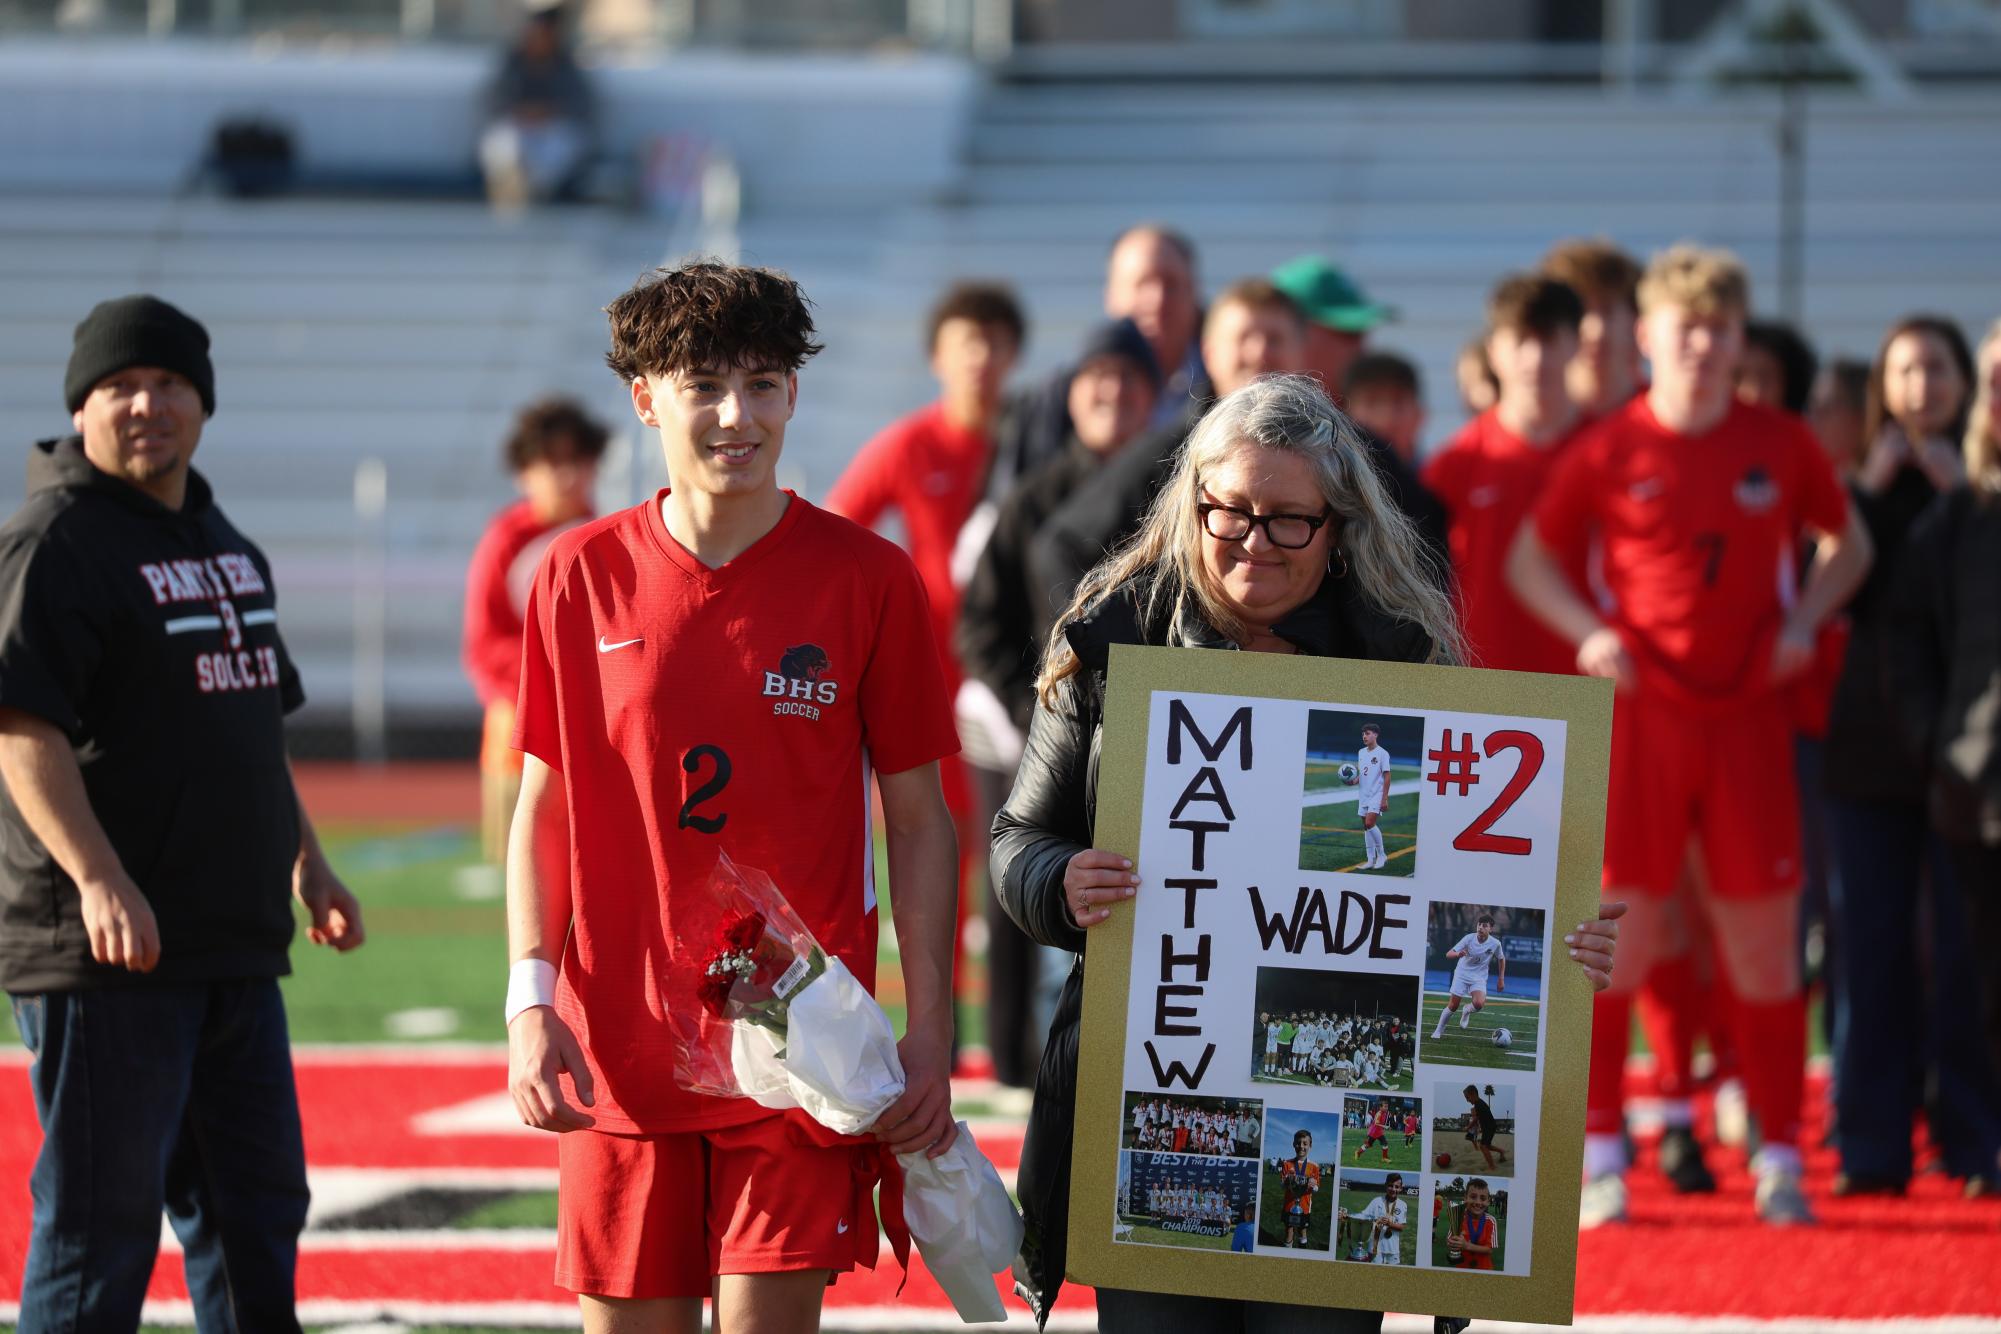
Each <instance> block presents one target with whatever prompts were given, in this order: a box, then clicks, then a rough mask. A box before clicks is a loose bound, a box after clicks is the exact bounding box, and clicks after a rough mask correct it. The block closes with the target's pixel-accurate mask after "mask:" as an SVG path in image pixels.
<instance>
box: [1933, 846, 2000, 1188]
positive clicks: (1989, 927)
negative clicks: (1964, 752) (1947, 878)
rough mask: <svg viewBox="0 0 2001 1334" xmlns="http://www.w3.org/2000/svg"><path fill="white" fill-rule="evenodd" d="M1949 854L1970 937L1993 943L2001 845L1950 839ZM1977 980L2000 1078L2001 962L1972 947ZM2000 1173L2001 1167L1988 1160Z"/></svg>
mask: <svg viewBox="0 0 2001 1334" xmlns="http://www.w3.org/2000/svg"><path fill="white" fill-rule="evenodd" d="M1945 848H1946V858H1947V860H1949V861H1950V862H1951V863H1952V869H1953V878H1954V879H1955V880H1957V881H1958V882H1959V894H1960V906H1961V907H1962V908H1963V909H1965V912H1966V925H1967V928H1968V929H1967V939H1968V940H1971V941H1974V942H1975V943H1976V944H1977V945H1981V946H1985V945H1988V944H1991V943H1992V942H1993V941H1994V940H1995V938H1996V933H2001V847H1997V846H1995V845H1993V844H1990V843H1947V844H1946V845H1945ZM1969 953H1970V954H1971V955H1972V956H1973V971H1974V984H1975V986H1976V987H1977V988H1978V994H1979V997H1980V1001H1979V1005H1980V1009H1979V1011H1978V1013H1979V1024H1978V1027H1979V1029H1980V1031H1981V1032H1982V1033H1984V1034H1986V1037H1987V1068H1988V1070H1989V1072H1990V1073H1991V1074H1992V1075H1993V1076H1994V1077H1995V1078H1996V1079H1997V1080H2001V964H1997V963H1996V962H1995V961H1994V960H1993V959H1992V958H1990V957H1989V956H1988V954H1987V952H1986V950H1985V949H1984V948H1976V949H1973V950H1970V951H1969ZM1989 1170H1990V1171H1991V1172H1995V1173H2001V1167H1996V1166H1995V1165H1993V1164H1989Z"/></svg>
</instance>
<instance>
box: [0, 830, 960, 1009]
mask: <svg viewBox="0 0 2001 1334" xmlns="http://www.w3.org/2000/svg"><path fill="white" fill-rule="evenodd" d="M320 841H321V843H322V844H323V845H324V846H325V847H326V850H327V857H328V859H329V860H330V861H332V863H333V866H334V869H335V870H336V871H337V872H338V873H339V874H340V876H341V878H342V880H344V881H345V882H346V883H347V886H348V888H350V889H352V890H353V891H354V893H355V895H356V897H357V898H359V899H360V900H361V906H362V921H363V924H364V925H365V927H366V928H367V931H368V939H367V941H366V943H365V944H363V945H362V947H361V948H360V949H358V950H355V951H353V952H351V953H348V954H344V955H342V954H335V953H334V952H333V951H331V950H325V949H320V948H317V947H315V946H314V945H312V944H310V943H309V942H308V941H307V940H306V937H305V932H304V925H303V923H304V918H303V914H301V915H300V921H301V929H300V931H299V934H298V935H297V936H295V937H294V939H293V942H292V976H290V977H288V978H286V979H285V980H284V982H283V987H284V993H285V1010H286V1013H287V1015H288V1017H289V1019H290V1022H291V1032H292V1040H293V1041H294V1042H388V1041H413V1042H423V1041H455V1042H468V1041H471V1042H504V1041H505V1040H506V1038H507V1031H506V1028H505V1026H504V1025H503V1024H502V1023H501V1015H500V1007H501V999H502V996H503V994H504V993H505V991H506V989H507V924H506V919H505V915H504V912H503V909H502V902H501V880H500V874H499V871H498V870H497V869H494V868H490V867H487V866H485V865H484V864H483V863H482V862H481V861H480V859H479V841H478V838H477V835H476V834H475V833H474V831H473V830H472V829H470V828H465V827H458V826H451V827H444V828H438V829H409V828H398V827H370V826H355V825H329V826H327V827H325V828H323V829H322V830H321V831H320ZM876 879H877V883H878V884H887V883H888V882H889V870H888V865H887V856H886V849H885V840H884V839H882V838H880V837H878V838H877V839H876ZM889 908H890V905H889V903H888V901H887V899H885V900H884V903H883V909H882V926H883V931H882V949H881V953H880V956H879V959H878V964H877V984H878V985H877V990H878V994H879V998H880V999H881V1001H882V1003H883V1008H884V1009H885V1010H887V1011H888V1012H889V1018H890V1022H891V1023H892V1024H894V1025H895V1026H896V1028H897V1030H898V1031H899V1032H900V1031H901V1030H902V1028H903V979H902V974H901V969H900V964H899V962H898V959H897V954H896V937H895V932H894V931H893V930H892V929H891V923H890V911H889ZM966 966H967V968H968V970H969V974H970V975H969V977H968V979H967V980H968V983H969V984H970V985H971V986H972V987H974V988H979V987H983V985H984V981H985V978H984V974H983V972H982V971H981V965H980V962H979V961H978V960H977V959H975V958H971V957H969V958H968V959H967V961H966ZM975 994H977V992H976V993H975ZM959 1018H960V1029H959V1032H960V1038H961V1040H962V1041H964V1042H968V1043H977V1042H982V1041H984V1040H985V1028H986V1025H985V1015H984V1014H983V1013H982V1011H981V1009H980V1007H979V1006H977V1005H973V1006H965V1007H961V1013H960V1017H959ZM0 1039H4V1040H6V1041H8V1042H13V1041H15V1040H17V1039H16V1037H15V1033H14V1023H13V1015H12V1013H11V1012H10V1011H9V1010H8V1009H6V1008H5V1007H0Z"/></svg>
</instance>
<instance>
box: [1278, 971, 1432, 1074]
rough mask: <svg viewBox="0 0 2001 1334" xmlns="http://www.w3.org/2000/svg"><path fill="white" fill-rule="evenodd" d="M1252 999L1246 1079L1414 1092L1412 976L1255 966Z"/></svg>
mask: <svg viewBox="0 0 2001 1334" xmlns="http://www.w3.org/2000/svg"><path fill="white" fill-rule="evenodd" d="M1255 999H1256V1007H1255V1010H1254V1013H1253V1022H1252V1030H1251V1078H1252V1079H1254V1080H1256V1081H1258V1082H1260V1083H1268V1084H1311V1085H1319V1086H1324V1087H1331V1088H1347V1087H1353V1088H1376V1089H1381V1090H1383V1091H1384V1092H1386V1093H1387V1092H1398V1093H1411V1092H1415V1089H1416V1085H1415V1079H1416V1071H1415V1069H1414V1067H1413V1066H1412V1063H1411V1055H1412V1053H1413V1051H1414V1050H1415V1046H1414V1036H1415V1035H1414V1033H1413V1027H1414V1025H1415V1022H1416V1019H1417V979H1416V978H1414V977H1404V976H1398V975H1395V974H1390V973H1346V972H1331V971H1326V970H1322V969H1317V968H1260V969H1258V981H1257V991H1256V998H1255Z"/></svg>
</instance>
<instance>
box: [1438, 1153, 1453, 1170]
mask: <svg viewBox="0 0 2001 1334" xmlns="http://www.w3.org/2000/svg"><path fill="white" fill-rule="evenodd" d="M1450 1166H1452V1155H1451V1154H1449V1153H1441V1154H1439V1155H1438V1168H1439V1170H1440V1171H1444V1170H1445V1169H1446V1168H1448V1167H1450Z"/></svg>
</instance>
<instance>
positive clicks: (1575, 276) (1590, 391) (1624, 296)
mask: <svg viewBox="0 0 2001 1334" xmlns="http://www.w3.org/2000/svg"><path fill="white" fill-rule="evenodd" d="M1542 271H1543V273H1545V274H1547V275H1548V276H1549V277H1551V278H1554V279H1556V280H1557V281H1558V282H1560V283H1562V284H1564V285H1565V286H1566V287H1568V288H1570V289H1571V290H1572V291H1573V292H1576V293H1577V295H1578V296H1579V297H1580V298H1582V300H1583V302H1584V319H1583V321H1582V322H1581V323H1580V324H1579V325H1578V342H1577V354H1576V355H1575V356H1573V357H1572V358H1571V359H1570V368H1569V370H1568V372H1567V375H1568V382H1569V386H1570V397H1571V400H1572V401H1573V402H1574V403H1576V404H1577V410H1578V411H1579V412H1581V413H1583V414H1584V415H1585V416H1586V417H1602V416H1604V415H1605V414H1607V413H1609V412H1612V411H1614V410H1615V409H1618V408H1621V407H1624V406H1625V405H1626V402H1627V401H1628V400H1629V399H1631V398H1632V397H1633V395H1634V394H1636V393H1638V392H1640V390H1641V389H1642V388H1643V386H1642V384H1641V382H1640V344H1639V342H1638V340H1637V338H1636V337H1635V331H1636V327H1637V324H1638V321H1639V316H1640V302H1639V288H1640V266H1639V264H1638V262H1636V261H1635V260H1634V259H1633V257H1632V256H1631V255H1629V254H1627V253H1626V252H1625V251H1623V250H1621V249H1620V248H1619V247H1618V246H1615V245H1613V244H1612V243H1611V242H1610V241H1608V240H1606V239H1604V238H1603V237H1598V238H1596V239H1592V240H1575V241H1562V242H1559V243H1557V244H1556V245H1554V246H1552V247H1550V251H1549V253H1548V254H1546V255H1544V256H1543V257H1542Z"/></svg>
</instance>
